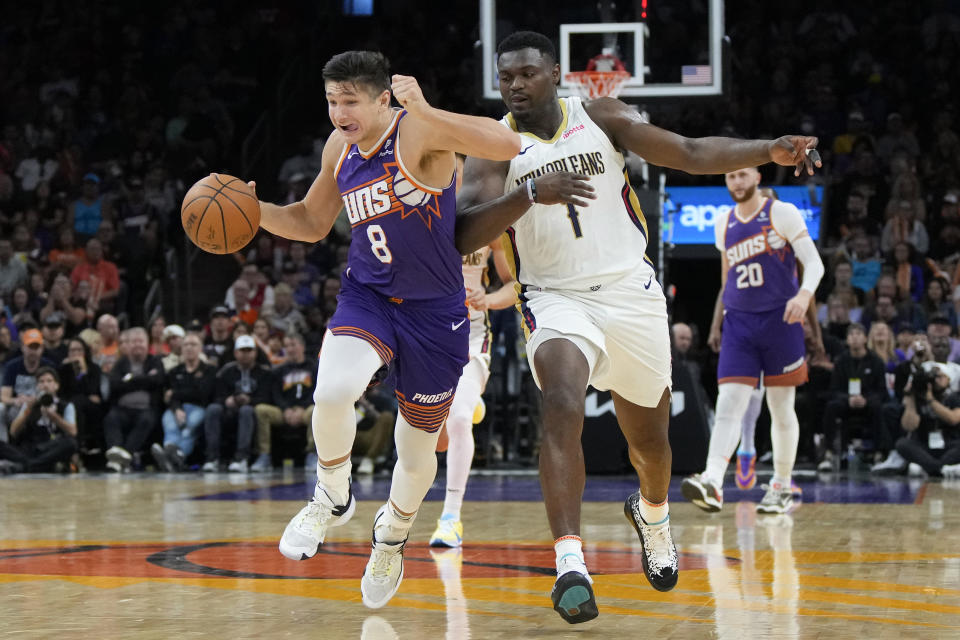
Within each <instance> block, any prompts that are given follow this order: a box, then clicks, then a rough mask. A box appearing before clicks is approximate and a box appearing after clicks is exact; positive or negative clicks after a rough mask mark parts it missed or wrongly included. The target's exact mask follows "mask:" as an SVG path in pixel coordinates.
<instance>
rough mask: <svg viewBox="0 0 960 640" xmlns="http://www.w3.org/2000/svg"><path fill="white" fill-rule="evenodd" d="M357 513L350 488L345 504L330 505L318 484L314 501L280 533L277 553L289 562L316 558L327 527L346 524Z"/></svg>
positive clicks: (351, 488) (325, 493) (327, 497)
mask: <svg viewBox="0 0 960 640" xmlns="http://www.w3.org/2000/svg"><path fill="white" fill-rule="evenodd" d="M356 510H357V501H356V499H355V498H354V497H353V487H352V486H351V487H350V488H349V489H348V490H347V502H346V504H343V505H335V504H333V500H331V499H330V496H329V495H328V494H327V492H326V491H324V490H323V487H321V486H320V483H319V482H318V483H317V486H316V489H314V494H313V499H312V500H310V502H308V503H307V506H305V507H304V508H303V509H300V512H299V513H297V515H295V516H294V517H293V519H292V520H290V523H289V524H287V528H286V529H284V530H283V536H282V537H281V538H280V553H282V554H283V555H284V556H286V557H287V558H290V559H291V560H306V559H307V558H312V557H313V556H315V555H316V553H317V551H319V550H320V545H322V544H323V539H324V537H326V535H327V530H328V529H329V528H330V527H339V526H342V525H344V524H346V523H347V522H348V521H349V520H350V518H352V517H353V514H354V512H355V511H356Z"/></svg>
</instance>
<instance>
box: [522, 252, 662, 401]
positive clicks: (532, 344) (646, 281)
mask: <svg viewBox="0 0 960 640" xmlns="http://www.w3.org/2000/svg"><path fill="white" fill-rule="evenodd" d="M644 266H645V267H646V268H642V269H637V271H636V272H635V273H633V274H631V275H629V276H626V277H624V278H622V279H620V280H617V281H614V282H612V283H609V284H604V285H603V286H602V287H601V288H599V289H598V290H597V291H569V290H564V291H560V290H537V289H532V290H531V289H527V290H525V291H524V292H523V294H522V295H521V314H522V316H523V321H524V322H525V323H526V325H527V328H528V329H530V328H531V325H533V327H532V331H531V332H530V335H529V339H528V341H527V358H528V360H529V362H530V363H531V365H532V363H533V362H535V360H534V354H535V353H536V350H537V347H539V346H540V345H541V344H543V343H544V342H545V341H546V340H549V339H551V338H557V337H563V338H568V339H570V340H571V341H572V342H573V343H574V344H576V345H577V346H578V347H579V348H580V350H581V351H582V352H583V354H584V356H585V357H586V358H587V363H588V364H589V365H590V380H589V383H590V384H591V385H592V386H593V387H595V388H596V389H599V390H601V391H607V390H609V391H613V392H615V393H617V394H618V395H620V396H622V397H623V398H624V399H626V400H628V401H630V402H632V403H634V404H636V405H639V406H641V407H656V406H657V405H658V404H659V403H660V397H661V396H662V395H663V390H664V389H670V388H671V360H670V358H671V356H670V331H669V328H668V326H667V301H666V298H665V297H664V295H663V289H661V288H660V283H659V282H657V279H656V277H654V272H653V269H652V268H650V267H648V266H647V265H644ZM530 368H531V370H532V371H533V377H534V380H535V381H536V383H537V386H540V381H539V379H538V378H537V372H536V367H534V366H531V367H530Z"/></svg>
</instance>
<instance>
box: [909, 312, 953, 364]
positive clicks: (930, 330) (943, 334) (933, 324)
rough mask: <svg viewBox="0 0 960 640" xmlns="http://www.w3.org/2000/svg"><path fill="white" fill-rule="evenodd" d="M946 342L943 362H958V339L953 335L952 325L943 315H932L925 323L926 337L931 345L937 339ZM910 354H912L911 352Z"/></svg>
mask: <svg viewBox="0 0 960 640" xmlns="http://www.w3.org/2000/svg"><path fill="white" fill-rule="evenodd" d="M940 338H942V339H944V340H946V342H947V345H948V347H947V357H946V358H945V359H944V360H943V362H960V340H957V339H955V338H954V337H953V327H952V326H950V321H949V320H947V318H946V317H945V316H934V317H932V318H930V322H929V323H927V339H928V340H929V342H930V344H931V345H932V344H933V343H934V342H935V341H936V340H938V339H940ZM911 355H912V354H911Z"/></svg>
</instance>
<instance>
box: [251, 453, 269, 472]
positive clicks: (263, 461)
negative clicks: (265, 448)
mask: <svg viewBox="0 0 960 640" xmlns="http://www.w3.org/2000/svg"><path fill="white" fill-rule="evenodd" d="M272 469H273V460H271V459H270V454H269V453H261V454H260V455H259V456H257V459H256V460H254V462H253V464H252V465H251V466H250V471H253V472H254V473H263V472H264V471H271V470H272Z"/></svg>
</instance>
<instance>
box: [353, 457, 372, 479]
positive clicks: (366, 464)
mask: <svg viewBox="0 0 960 640" xmlns="http://www.w3.org/2000/svg"><path fill="white" fill-rule="evenodd" d="M357 474H358V475H361V476H369V475H372V474H373V459H372V458H367V457H364V458H363V459H362V460H361V461H360V464H359V465H357Z"/></svg>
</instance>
